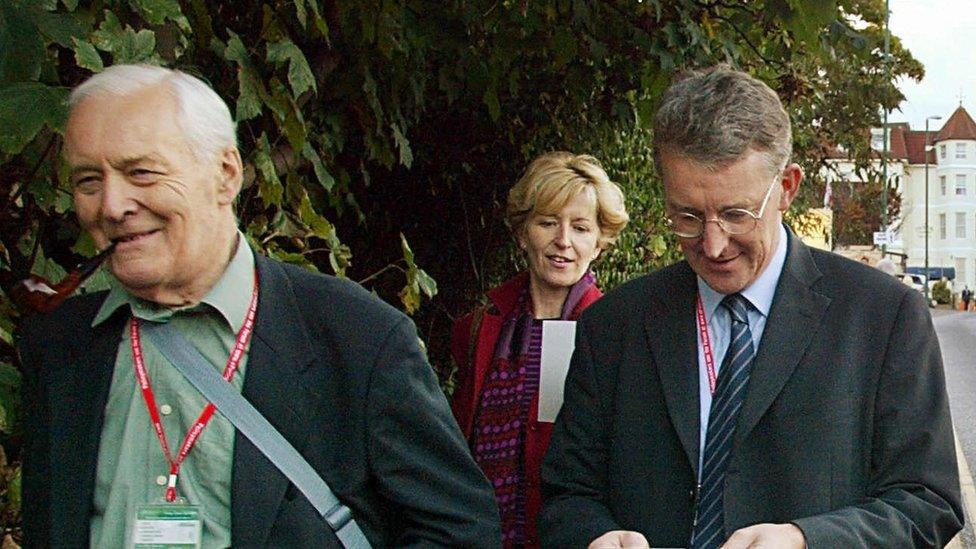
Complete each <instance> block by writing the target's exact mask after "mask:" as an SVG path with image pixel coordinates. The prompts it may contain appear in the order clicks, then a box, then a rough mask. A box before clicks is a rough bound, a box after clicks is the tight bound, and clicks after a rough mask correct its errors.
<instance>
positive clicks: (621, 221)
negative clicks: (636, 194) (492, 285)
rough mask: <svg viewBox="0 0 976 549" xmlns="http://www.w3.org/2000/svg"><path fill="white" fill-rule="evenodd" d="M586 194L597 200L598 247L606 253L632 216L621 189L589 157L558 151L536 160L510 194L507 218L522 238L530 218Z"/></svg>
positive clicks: (547, 213)
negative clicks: (628, 212) (626, 206)
mask: <svg viewBox="0 0 976 549" xmlns="http://www.w3.org/2000/svg"><path fill="white" fill-rule="evenodd" d="M584 192H588V193H591V196H593V197H594V198H595V199H596V220H597V224H598V225H599V226H600V238H599V240H598V241H597V245H598V246H599V247H600V249H601V250H605V249H607V248H609V247H610V245H612V244H613V243H614V241H616V240H617V236H618V235H619V234H620V231H622V230H623V228H624V227H625V226H626V225H627V222H628V221H629V220H630V217H629V216H628V215H627V209H626V208H625V206H624V193H623V192H622V191H621V190H620V187H618V186H617V184H616V183H614V182H613V181H610V178H609V177H608V176H607V172H605V171H604V170H603V167H602V166H600V162H599V161H598V160H597V159H596V158H593V157H592V156H590V155H587V154H573V153H569V152H565V151H555V152H548V153H545V154H543V155H541V156H538V157H536V159H535V160H533V161H532V163H531V164H529V167H528V168H526V170H525V173H524V174H522V177H521V178H520V179H519V180H518V182H517V183H516V184H515V186H513V187H512V189H511V190H510V191H508V207H507V208H506V210H505V219H506V221H507V222H508V226H509V227H510V228H511V229H512V232H514V233H515V234H516V235H521V234H523V231H524V230H525V222H526V220H527V219H528V218H529V216H531V215H532V214H534V213H538V214H542V215H550V214H554V213H557V212H558V211H559V210H561V209H563V207H565V206H566V204H568V203H569V202H570V201H571V200H572V199H574V198H576V196H578V195H580V194H581V193H584Z"/></svg>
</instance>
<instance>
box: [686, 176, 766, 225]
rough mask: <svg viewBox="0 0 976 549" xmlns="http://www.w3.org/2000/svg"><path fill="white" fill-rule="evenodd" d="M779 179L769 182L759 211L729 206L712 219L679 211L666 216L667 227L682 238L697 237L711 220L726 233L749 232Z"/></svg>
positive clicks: (757, 221) (759, 217)
mask: <svg viewBox="0 0 976 549" xmlns="http://www.w3.org/2000/svg"><path fill="white" fill-rule="evenodd" d="M779 180H780V179H779V176H778V175H777V177H776V179H773V182H772V183H770V184H769V189H767V190H766V196H765V197H763V201H762V205H761V206H759V213H752V212H751V211H749V210H746V209H744V208H729V209H727V210H723V211H721V212H719V214H718V216H717V217H715V218H714V219H702V218H700V217H698V216H697V215H695V214H693V213H688V212H681V213H677V214H674V215H673V216H669V217H668V219H667V223H668V228H669V229H671V231H672V232H673V233H674V234H676V235H678V236H680V237H682V238H698V237H699V236H701V235H702V233H704V232H705V224H706V223H709V222H712V221H714V222H715V223H718V226H719V227H721V229H722V230H723V231H725V232H726V233H727V234H746V233H748V232H751V231H753V230H755V228H756V227H757V226H758V225H759V220H760V219H762V216H763V212H765V211H766V204H767V203H768V202H769V196H770V195H771V194H772V192H773V187H775V186H776V182H777V181H779Z"/></svg>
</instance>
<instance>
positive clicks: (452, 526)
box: [21, 254, 500, 547]
mask: <svg viewBox="0 0 976 549" xmlns="http://www.w3.org/2000/svg"><path fill="white" fill-rule="evenodd" d="M255 259H256V263H257V268H258V275H259V277H260V280H261V290H260V295H259V298H258V311H257V320H256V326H255V331H254V337H253V339H252V341H251V346H250V351H249V358H248V366H247V374H246V378H245V381H244V388H243V394H244V396H245V397H246V398H247V399H248V400H249V401H250V402H251V403H252V404H253V405H254V406H255V407H256V408H257V409H258V410H259V411H260V412H261V413H262V414H263V415H264V416H265V417H266V418H267V419H268V420H269V421H270V422H271V423H272V424H273V425H274V426H275V427H276V428H277V429H278V430H279V431H280V432H281V433H282V434H283V435H284V436H285V438H286V439H288V440H289V442H291V444H292V445H294V446H295V448H296V449H298V451H299V452H301V453H302V455H303V456H304V457H305V459H306V460H308V462H309V463H310V464H311V465H312V467H313V468H315V469H316V470H317V471H318V473H319V474H320V475H321V476H322V478H323V479H325V481H326V482H327V483H328V484H329V486H331V488H332V490H333V491H334V492H335V493H336V495H337V496H338V497H339V499H340V500H342V501H343V502H344V503H345V504H347V505H348V506H349V507H350V508H351V509H352V512H353V515H354V517H355V518H356V520H357V522H358V523H359V524H360V526H361V527H362V528H363V530H364V532H365V533H366V536H367V537H368V538H369V540H370V541H371V542H372V544H373V545H374V546H376V547H389V546H394V545H395V546H410V545H413V546H431V545H435V546H437V545H441V546H459V547H496V546H498V539H499V536H500V534H499V527H498V512H497V509H496V507H495V501H494V498H493V494H492V491H491V487H490V485H489V484H488V483H487V481H486V480H485V478H484V475H482V473H481V471H480V470H479V469H478V468H477V466H476V465H475V463H474V461H473V460H472V459H471V457H470V455H469V454H468V451H467V448H466V446H465V444H464V440H463V439H462V437H461V434H460V432H459V431H458V428H457V425H456V424H455V422H454V419H453V418H452V417H451V414H450V410H449V409H448V404H447V402H446V400H445V398H444V396H443V394H442V393H441V391H440V388H439V387H438V385H437V382H436V379H435V376H434V375H433V373H432V371H431V369H430V366H429V365H428V363H427V360H426V357H425V356H424V354H423V352H422V351H421V350H420V347H419V345H418V340H417V335H416V331H415V329H414V326H413V324H412V323H411V321H410V320H409V319H408V318H407V317H405V316H404V315H403V314H402V313H400V312H398V311H397V310H396V309H394V308H392V307H390V306H388V305H386V304H384V303H383V302H381V301H380V300H378V299H376V298H375V297H373V296H371V295H370V294H369V293H368V292H366V291H365V290H363V289H362V288H361V287H359V286H357V285H356V284H354V283H351V282H348V281H345V280H340V279H337V278H334V277H330V276H324V275H320V274H315V273H312V272H309V271H306V270H303V269H299V268H297V267H293V266H289V265H284V264H281V263H278V262H275V261H272V260H269V259H266V258H264V257H262V256H259V255H257V254H256V258H255ZM103 299H104V294H95V295H89V296H85V297H81V298H77V299H72V300H69V301H68V302H67V303H65V305H64V306H63V307H61V308H60V309H59V310H57V311H56V312H54V313H52V314H50V315H46V316H41V317H36V318H32V319H30V320H29V321H28V322H26V323H25V325H24V326H23V330H22V334H21V336H22V337H21V356H22V359H23V363H24V366H25V370H26V374H27V375H26V385H25V398H24V401H25V405H26V418H25V432H26V436H27V444H26V449H25V452H26V453H25V460H24V473H23V474H24V477H23V491H24V504H23V505H24V532H25V535H26V538H27V541H28V543H29V545H31V546H48V545H50V546H72V547H81V546H86V545H87V544H88V536H89V524H90V520H91V513H92V494H93V490H94V481H95V468H96V461H97V456H98V443H99V438H100V434H101V427H102V420H103V418H102V414H103V410H104V405H105V401H106V399H107V397H108V393H109V386H110V384H111V378H112V371H113V365H114V363H115V357H116V352H117V350H118V346H119V343H120V341H121V335H122V330H123V326H124V323H125V321H126V315H125V314H124V311H125V309H124V308H123V309H121V310H120V311H122V314H116V315H115V316H114V317H112V318H111V319H110V320H109V321H108V322H105V323H103V324H100V325H99V326H97V327H95V328H92V327H91V320H92V318H93V316H94V315H95V313H96V312H97V311H98V309H99V307H100V305H101V303H102V301H103ZM236 436H237V438H236V440H235V447H234V469H233V473H232V497H231V504H232V511H231V517H232V528H231V531H232V539H233V543H234V546H235V547H338V541H337V539H336V538H335V536H334V535H333V534H332V533H331V531H330V530H329V528H328V525H326V524H325V522H324V521H322V520H321V519H320V518H319V516H318V515H317V514H316V512H315V510H314V509H313V507H312V506H311V504H309V503H308V501H307V500H306V499H305V497H304V496H302V495H301V494H300V493H299V492H298V491H297V489H295V488H294V487H293V486H290V484H289V482H288V480H287V479H286V478H285V477H284V475H282V473H281V472H280V471H278V469H277V468H276V467H275V466H274V465H273V464H272V463H271V462H270V461H269V460H268V459H267V458H265V457H264V455H262V454H261V453H260V452H259V451H258V450H257V449H256V448H255V447H254V446H253V445H252V444H251V443H250V442H249V441H248V440H247V439H246V438H244V437H243V435H241V434H240V433H237V435H236Z"/></svg>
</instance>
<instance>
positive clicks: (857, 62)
mask: <svg viewBox="0 0 976 549" xmlns="http://www.w3.org/2000/svg"><path fill="white" fill-rule="evenodd" d="M883 16H884V2H883V0H836V1H834V0H754V1H749V2H745V1H729V0H671V1H665V0H599V1H589V0H553V1H547V2H529V1H527V0H501V1H497V0H481V1H463V0H447V1H432V0H377V1H374V2H337V1H335V0H260V1H255V2H223V1H217V0H94V1H91V2H79V1H78V0H4V1H3V2H0V166H2V171H0V202H2V203H3V204H2V208H0V286H2V287H3V288H4V290H7V289H9V287H10V285H11V284H12V283H13V282H14V281H16V280H18V279H20V278H23V277H24V276H25V275H26V274H27V273H29V272H35V273H40V274H43V275H46V276H49V277H52V278H58V277H59V276H60V275H61V274H63V272H64V269H65V268H66V267H69V266H70V265H72V264H74V263H76V262H77V261H79V260H80V259H82V258H83V257H85V256H89V255H91V254H92V253H93V251H94V250H93V249H92V244H91V242H90V241H89V240H88V239H87V238H86V237H84V236H83V235H81V234H80V233H79V230H78V226H77V223H76V222H75V220H74V218H73V216H72V212H71V196H70V189H69V188H68V186H67V184H66V178H65V170H64V164H63V161H62V160H61V158H60V156H59V149H60V144H61V132H62V131H63V128H64V122H65V116H66V107H65V105H64V99H65V97H66V95H67V93H68V91H69V89H70V88H71V87H72V86H74V85H75V84H77V83H78V82H80V81H81V80H83V79H84V78H85V77H86V76H88V75H89V74H91V73H92V72H97V71H99V70H101V69H102V68H103V67H105V66H107V65H109V64H115V63H132V62H148V63H165V64H166V65H168V66H173V67H179V68H182V69H184V70H188V71H190V72H193V73H196V74H199V75H200V76H202V77H203V78H205V79H206V80H208V81H209V82H210V83H211V84H212V85H213V86H214V88H215V89H216V90H217V91H218V92H219V93H220V94H221V95H222V96H223V97H225V98H226V99H227V100H228V103H229V104H230V105H231V107H232V112H233V113H234V114H235V116H236V118H237V120H238V122H239V135H240V144H241V150H242V153H243V156H244V158H245V162H246V164H247V170H246V186H245V189H244V191H243V193H242V196H241V198H240V204H239V214H240V218H241V223H242V227H243V228H244V229H245V231H246V233H247V235H248V237H249V239H250V240H251V242H252V244H253V245H254V246H256V247H257V248H259V249H261V250H262V251H264V252H265V253H267V254H270V255H272V256H275V257H278V258H280V259H283V260H285V261H290V262H295V263H300V264H304V265H307V266H309V267H311V268H317V269H320V270H323V271H325V272H332V273H336V274H339V275H343V276H349V277H351V278H353V279H355V280H359V281H361V282H363V283H364V284H365V285H367V286H368V287H370V288H372V289H374V290H375V291H376V292H377V293H378V294H379V295H380V296H381V297H384V298H386V299H390V300H391V301H397V302H398V303H399V304H400V305H401V306H402V307H403V308H404V309H405V310H407V311H408V312H410V313H412V314H415V318H416V319H417V322H418V326H419V327H420V330H421V336H422V338H423V339H425V340H426V341H428V343H429V344H430V350H431V356H432V362H433V363H434V364H435V366H440V365H443V364H445V363H446V361H445V359H444V356H445V352H444V349H445V338H446V334H447V332H448V330H449V326H450V322H451V320H452V319H453V317H454V316H455V315H456V314H458V313H460V312H462V311H464V310H465V309H467V308H468V307H470V306H471V304H472V303H473V302H474V300H476V299H478V296H480V295H481V293H482V292H483V291H484V290H485V289H486V288H488V287H490V286H491V285H492V284H494V283H496V282H497V281H498V280H500V279H501V278H502V277H504V276H507V275H510V274H511V273H512V272H513V271H514V270H515V269H516V268H517V267H518V258H517V255H516V254H515V253H514V252H513V250H512V248H511V246H510V238H509V236H508V234H507V232H506V230H505V228H504V227H503V226H502V224H501V222H500V215H499V214H500V212H501V209H502V204H503V203H504V197H505V193H506V191H507V189H508V187H509V186H510V184H511V182H512V181H514V180H515V178H517V176H518V174H519V172H520V170H521V169H522V168H523V167H524V166H525V164H526V163H527V161H528V160H529V159H531V157H532V156H534V155H535V154H537V153H539V152H542V151H544V150H550V149H562V148H565V149H570V150H575V151H580V152H589V153H591V154H594V155H595V156H597V157H598V158H601V159H603V161H604V162H605V163H606V165H607V167H608V170H609V171H610V173H611V177H612V178H613V179H615V180H617V181H619V182H621V184H622V185H623V186H624V187H625V189H626V192H627V196H628V205H629V208H630V211H631V214H632V218H633V223H632V226H631V227H630V229H628V231H627V232H626V233H625V234H624V235H623V236H622V238H621V241H620V244H619V246H618V247H617V249H615V250H614V251H613V252H611V253H609V254H607V255H606V257H604V258H602V259H601V264H600V266H599V269H600V271H601V274H600V276H601V283H602V284H603V285H604V286H605V287H609V286H613V285H615V284H617V283H619V282H620V281H622V280H624V279H626V278H629V277H631V276H633V275H634V274H636V273H639V272H642V271H646V270H650V269H653V268H655V267H657V266H661V265H663V264H666V263H668V262H670V261H673V260H674V259H675V258H676V256H677V251H676V248H675V247H674V245H673V244H674V243H673V241H672V240H671V239H670V237H669V236H668V235H667V234H666V233H665V232H664V231H663V226H662V197H661V189H660V184H659V180H658V178H657V176H656V174H655V172H654V168H653V163H652V161H651V157H650V151H649V142H650V135H649V132H648V130H647V126H648V121H649V119H650V116H651V114H652V113H653V111H654V108H655V105H656V101H657V98H658V97H659V96H660V93H661V92H662V91H663V90H664V88H665V87H666V86H667V84H668V82H669V81H670V79H671V77H672V75H673V74H674V73H676V72H677V71H679V70H681V69H684V68H689V67H696V66H704V65H709V64H713V63H715V62H727V63H731V64H733V65H735V66H739V67H742V68H744V69H746V70H749V71H750V72H752V73H754V74H755V75H757V76H758V77H759V78H762V79H763V80H765V81H766V82H768V83H769V84H770V85H771V86H773V87H774V88H775V89H777V90H778V91H779V92H780V94H781V95H782V96H783V98H784V99H785V100H786V102H787V105H788V108H789V110H790V114H791V116H792V117H793V119H794V121H795V128H796V131H795V134H796V135H795V142H796V155H797V159H798V160H799V161H801V162H802V163H803V165H804V167H805V168H806V170H807V173H808V175H811V176H813V177H811V179H810V181H809V182H808V183H807V184H806V185H805V186H804V187H803V192H802V194H801V197H800V200H799V201H798V207H799V208H801V209H802V208H803V207H806V206H808V205H814V204H817V203H819V201H820V196H821V193H822V191H823V186H822V183H821V182H820V181H818V179H817V177H816V174H817V173H818V170H819V168H820V159H821V157H822V156H823V154H822V152H823V149H824V147H825V145H826V144H828V143H839V144H842V145H845V146H846V147H847V149H848V150H851V151H853V153H854V154H855V155H863V154H864V152H865V150H866V143H863V141H864V140H863V139H862V137H863V135H862V133H861V129H862V128H865V127H868V126H870V125H873V124H877V123H878V114H879V112H880V108H881V107H882V106H886V107H888V108H894V107H895V106H897V104H898V103H899V101H900V99H901V96H900V94H899V93H898V91H897V90H896V89H895V88H894V87H893V85H892V82H893V78H894V77H897V76H904V75H907V76H910V77H915V78H918V77H920V76H921V66H920V65H919V64H918V63H917V62H916V61H915V60H914V59H912V57H911V56H910V55H909V54H908V52H906V51H904V50H902V49H901V47H900V46H899V42H898V40H897V39H895V40H894V41H893V46H892V52H893V57H892V60H891V63H890V73H889V72H886V71H885V68H884V56H883V54H882V51H883V50H882V48H881V37H882V33H881V24H882V22H883ZM411 247H412V248H413V249H411ZM421 266H422V267H423V268H421ZM428 273H429V274H428ZM435 280H436V281H437V283H435V282H434V281H435ZM438 283H439V285H438ZM96 284H97V282H96ZM435 295H436V296H437V297H436V298H435V297H434V296H435ZM425 297H426V298H433V299H432V300H429V301H428V302H427V303H429V304H428V305H426V306H422V305H423V303H424V302H422V299H423V298H425ZM19 318H20V317H19V313H18V312H17V311H16V310H15V309H14V307H13V306H12V305H11V303H10V301H9V299H8V298H7V297H6V294H5V293H4V294H3V295H2V296H0V431H2V433H3V437H4V438H3V443H4V448H6V450H7V453H6V455H7V456H10V457H11V458H12V461H14V462H16V460H17V458H18V450H19V438H18V437H19V432H18V425H19V424H18V418H17V402H18V398H17V391H18V384H19V375H18V371H17V359H16V355H15V352H14V349H13V333H14V332H15V329H16V326H17V324H18V322H19ZM4 465H6V464H4ZM5 471H6V472H5V473H4V476H3V477H2V478H3V479H5V481H4V482H2V487H3V490H4V494H3V497H4V498H6V499H5V501H4V505H5V509H6V510H7V511H6V512H5V514H4V515H3V520H4V522H5V524H8V525H9V524H12V523H15V522H16V510H17V508H18V498H19V493H18V490H17V485H18V480H17V479H18V476H17V468H16V467H15V466H13V467H7V468H6V469H5Z"/></svg>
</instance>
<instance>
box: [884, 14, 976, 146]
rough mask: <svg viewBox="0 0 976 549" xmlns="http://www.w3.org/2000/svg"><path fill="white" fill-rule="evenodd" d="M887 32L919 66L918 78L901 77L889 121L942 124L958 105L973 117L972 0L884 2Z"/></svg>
mask: <svg viewBox="0 0 976 549" xmlns="http://www.w3.org/2000/svg"><path fill="white" fill-rule="evenodd" d="M889 9H890V10H891V15H890V18H889V22H888V24H889V27H890V28H891V33H892V34H893V35H895V36H898V37H899V38H901V41H902V45H904V46H905V47H907V48H908V50H909V51H911V52H912V55H913V56H915V58H916V59H918V60H919V61H921V63H922V64H923V65H924V66H925V78H924V79H922V81H921V82H915V81H914V80H911V79H903V80H900V81H899V82H898V87H899V89H901V91H902V93H903V94H904V95H905V98H906V99H905V101H903V102H902V104H901V112H899V111H892V112H891V113H890V114H889V115H888V120H889V121H890V122H903V121H907V122H909V123H910V124H911V126H912V129H915V130H921V129H924V127H925V118H926V117H928V116H933V115H934V116H941V117H942V120H932V121H931V122H929V129H938V128H940V127H942V124H943V123H945V121H946V119H948V118H949V115H951V114H952V112H953V111H955V110H956V108H957V107H958V106H959V99H960V97H959V96H960V94H962V105H963V107H965V108H966V110H967V111H969V113H970V114H971V115H973V116H976V0H889Z"/></svg>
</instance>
